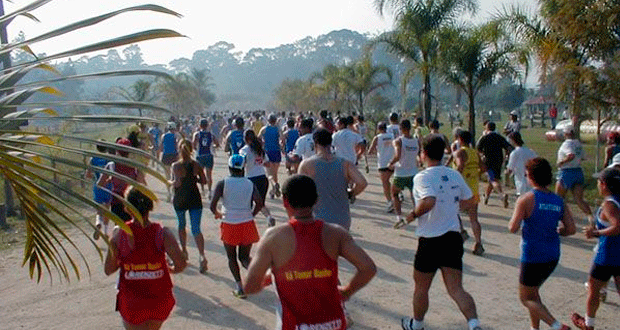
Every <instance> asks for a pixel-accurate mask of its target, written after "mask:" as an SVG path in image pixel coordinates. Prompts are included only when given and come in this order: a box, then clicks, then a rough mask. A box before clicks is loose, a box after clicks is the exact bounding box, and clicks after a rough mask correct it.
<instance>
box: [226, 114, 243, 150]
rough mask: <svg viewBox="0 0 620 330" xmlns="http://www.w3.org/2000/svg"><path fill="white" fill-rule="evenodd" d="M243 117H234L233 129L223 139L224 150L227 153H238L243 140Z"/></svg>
mask: <svg viewBox="0 0 620 330" xmlns="http://www.w3.org/2000/svg"><path fill="white" fill-rule="evenodd" d="M243 126H244V121H243V118H241V117H237V118H236V119H235V126H234V127H235V129H234V130H231V131H229V132H228V134H227V135H226V139H225V140H224V141H225V142H224V151H225V152H228V153H229V155H231V156H232V155H236V154H238V153H239V149H241V148H242V147H243V146H244V145H245V142H243Z"/></svg>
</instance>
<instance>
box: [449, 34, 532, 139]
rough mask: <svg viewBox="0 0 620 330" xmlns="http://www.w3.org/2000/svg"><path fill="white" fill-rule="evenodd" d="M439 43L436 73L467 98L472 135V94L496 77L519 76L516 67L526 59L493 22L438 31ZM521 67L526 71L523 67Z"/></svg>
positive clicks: (473, 111)
mask: <svg viewBox="0 0 620 330" xmlns="http://www.w3.org/2000/svg"><path fill="white" fill-rule="evenodd" d="M442 41H443V42H442V45H441V47H440V49H441V51H440V53H441V56H440V59H441V65H439V66H438V68H439V73H440V75H441V76H442V77H443V78H444V80H445V81H446V82H448V83H450V84H453V85H454V86H456V87H457V88H459V89H461V90H462V91H463V92H464V93H465V94H466V95H467V98H468V101H469V131H470V132H471V133H472V135H474V136H475V135H476V111H475V98H476V94H478V92H479V91H480V89H482V88H483V87H485V86H488V85H490V84H491V83H492V82H493V80H494V79H495V78H497V77H498V76H499V75H500V74H501V75H503V76H507V77H515V78H518V77H520V75H519V72H518V65H519V64H526V63H527V61H526V56H525V54H524V52H523V51H521V50H520V49H519V48H518V47H516V45H514V44H513V43H512V42H511V40H510V39H509V38H508V37H507V36H506V35H505V34H504V33H503V31H501V30H500V29H499V26H498V25H496V24H493V23H487V24H483V25H481V26H476V27H452V28H446V29H444V30H443V31H442ZM524 62H525V63H524ZM525 68H526V71H527V65H525ZM526 75H527V74H526Z"/></svg>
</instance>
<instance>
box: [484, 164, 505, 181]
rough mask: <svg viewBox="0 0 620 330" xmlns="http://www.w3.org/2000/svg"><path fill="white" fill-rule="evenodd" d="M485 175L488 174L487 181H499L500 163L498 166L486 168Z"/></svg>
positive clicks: (500, 177)
mask: <svg viewBox="0 0 620 330" xmlns="http://www.w3.org/2000/svg"><path fill="white" fill-rule="evenodd" d="M487 175H488V176H489V182H492V181H501V180H502V170H501V165H500V168H496V167H489V168H487Z"/></svg>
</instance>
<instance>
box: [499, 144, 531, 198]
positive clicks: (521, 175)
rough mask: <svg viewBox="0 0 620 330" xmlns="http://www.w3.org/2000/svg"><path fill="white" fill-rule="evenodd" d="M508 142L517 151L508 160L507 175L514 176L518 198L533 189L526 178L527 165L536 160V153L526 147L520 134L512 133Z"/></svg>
mask: <svg viewBox="0 0 620 330" xmlns="http://www.w3.org/2000/svg"><path fill="white" fill-rule="evenodd" d="M508 140H509V141H510V143H511V144H512V145H513V146H514V148H515V149H514V150H513V151H512V152H511V153H510V157H509V158H508V165H506V175H507V176H510V175H511V174H513V175H514V180H515V188H516V194H517V197H518V196H521V195H523V194H525V193H526V192H528V191H529V190H530V189H532V187H530V185H529V184H528V182H527V179H526V178H525V164H527V162H528V161H529V160H530V159H534V158H536V153H535V152H534V151H532V149H530V148H528V147H526V146H525V145H524V144H525V143H524V142H523V139H522V138H521V133H519V132H514V133H510V135H508Z"/></svg>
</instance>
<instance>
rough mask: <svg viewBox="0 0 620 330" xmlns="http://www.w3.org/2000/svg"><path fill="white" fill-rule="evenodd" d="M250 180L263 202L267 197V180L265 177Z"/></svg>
mask: <svg viewBox="0 0 620 330" xmlns="http://www.w3.org/2000/svg"><path fill="white" fill-rule="evenodd" d="M248 179H250V181H252V183H254V187H256V189H257V190H258V193H259V194H260V196H261V197H262V198H263V200H265V197H267V190H268V189H269V180H268V179H267V176H266V175H259V176H253V177H251V178H248Z"/></svg>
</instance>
